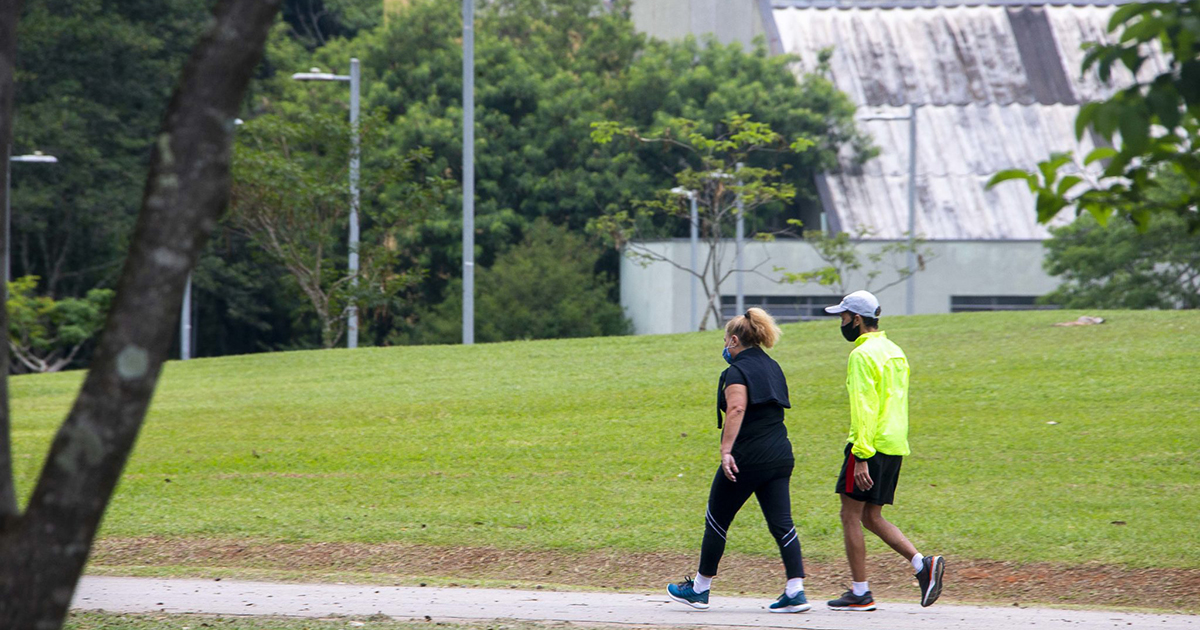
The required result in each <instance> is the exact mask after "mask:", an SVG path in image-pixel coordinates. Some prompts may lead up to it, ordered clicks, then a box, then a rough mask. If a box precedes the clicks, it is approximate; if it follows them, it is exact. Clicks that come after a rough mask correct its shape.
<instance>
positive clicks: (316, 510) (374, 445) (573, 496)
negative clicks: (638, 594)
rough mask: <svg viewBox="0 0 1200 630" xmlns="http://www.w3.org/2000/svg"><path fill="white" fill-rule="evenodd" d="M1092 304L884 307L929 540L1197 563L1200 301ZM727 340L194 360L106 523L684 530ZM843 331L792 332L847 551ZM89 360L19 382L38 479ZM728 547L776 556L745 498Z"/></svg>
mask: <svg viewBox="0 0 1200 630" xmlns="http://www.w3.org/2000/svg"><path fill="white" fill-rule="evenodd" d="M1079 314H1080V313H1071V312H1040V313H1013V314H991V313H986V314H965V315H953V316H921V317H910V318H905V317H894V318H886V319H885V320H884V327H885V330H887V331H888V333H889V336H890V337H891V339H893V340H894V341H896V342H897V343H899V344H900V345H901V346H902V347H903V348H904V349H905V351H906V352H907V354H908V356H909V360H910V362H911V364H912V367H913V375H912V408H911V418H912V419H911V431H910V439H911V445H912V450H913V454H912V456H911V457H909V458H907V459H906V461H905V465H904V472H903V475H902V476H901V483H900V487H899V491H898V493H897V502H898V504H897V505H896V506H894V507H891V508H889V509H888V510H886V511H885V513H889V514H890V515H891V518H892V519H893V521H894V522H895V523H897V524H898V525H899V526H900V527H901V528H902V529H904V531H905V532H906V533H907V534H908V535H909V537H910V538H912V539H913V540H914V542H915V543H916V544H917V546H918V548H919V549H922V550H923V551H925V552H926V553H930V552H937V553H943V554H947V555H950V554H953V555H958V556H964V557H972V558H981V559H988V558H992V559H1003V560H1017V561H1051V562H1072V563H1074V562H1082V561H1097V562H1102V563H1118V564H1125V565H1129V566H1137V567H1176V568H1200V530H1198V529H1197V528H1196V526H1195V523H1194V517H1195V515H1196V514H1200V465H1198V464H1197V459H1196V453H1195V445H1196V444H1197V443H1200V396H1198V393H1200V352H1198V350H1197V348H1198V347H1200V313H1198V312H1194V311H1193V312H1111V313H1101V314H1102V315H1104V316H1105V317H1106V318H1107V319H1108V320H1109V321H1108V323H1106V324H1104V325H1102V326H1090V327H1078V328H1055V327H1052V326H1051V324H1052V323H1054V322H1058V321H1066V320H1070V319H1074V318H1075V317H1077V316H1078V315H1079ZM1089 314H1093V313H1089ZM721 347H722V341H721V333H719V332H710V333H701V334H692V335H676V336H658V337H624V338H607V339H582V340H562V341H547V342H516V343H504V344H492V345H479V346H475V347H470V348H467V347H457V346H456V347H406V348H370V349H359V350H356V351H345V350H336V351H318V352H295V353H278V354H262V355H254V356H244V357H230V358H223V359H211V360H194V361H190V362H187V363H179V362H174V363H171V364H169V365H168V367H167V369H166V372H165V375H164V377H163V379H162V381H161V384H160V387H159V389H158V393H157V395H156V397H155V401H154V404H153V407H152V409H151V413H150V416H149V418H148V420H147V422H146V425H145V427H144V428H143V431H142V435H141V438H140V440H139V443H138V445H137V449H136V451H135V453H134V455H133V458H132V460H131V461H130V464H129V466H128V468H127V470H126V474H125V477H124V479H123V481H122V482H121V485H120V487H119V488H118V491H117V494H116V497H115V499H114V500H113V502H112V504H111V506H110V508H109V511H108V515H107V518H106V521H105V523H104V526H103V531H102V536H107V537H134V536H169V537H205V538H251V539H259V540H273V541H348V542H383V541H388V542H400V543H412V544H433V545H452V546H453V545H463V546H473V547H478V546H496V547H502V548H521V549H555V550H565V551H589V550H609V549H617V550H631V551H674V552H680V551H690V550H693V549H696V548H697V547H698V544H699V539H700V535H701V532H702V527H703V523H704V521H703V514H704V502H705V499H706V497H707V492H708V484H709V482H710V480H711V477H712V475H713V473H714V471H715V470H716V466H717V461H718V458H717V441H718V432H717V429H716V425H715V421H716V418H715V413H714V394H715V391H714V390H715V388H716V382H717V376H718V374H719V372H720V371H721V369H722V368H723V367H724V362H723V361H722V360H721V357H720V354H721ZM850 349H851V346H850V344H848V343H846V342H845V341H843V340H842V339H841V335H840V334H839V332H838V328H837V324H836V323H834V322H820V323H808V324H797V325H789V326H785V327H784V337H783V340H782V342H781V344H780V345H779V346H778V347H777V349H776V350H774V351H772V355H773V356H774V357H775V358H776V359H777V360H778V361H779V362H780V363H781V365H782V366H783V368H784V370H785V372H786V373H787V376H788V379H789V382H790V386H791V391H792V401H793V404H794V408H793V409H792V410H791V412H790V413H789V414H788V426H789V431H790V433H791V437H792V443H793V445H794V448H795V452H796V458H797V469H796V472H795V475H794V477H793V486H792V496H793V502H794V513H795V516H796V520H797V529H798V530H799V531H800V534H801V539H802V541H803V544H804V547H805V553H806V555H808V556H810V557H814V558H816V559H818V560H820V559H826V560H832V559H836V558H839V557H840V556H841V553H842V551H841V545H842V541H841V534H840V529H839V523H838V518H837V497H836V495H834V493H833V485H834V481H835V478H836V474H837V467H838V465H839V464H840V462H841V452H842V446H843V444H844V441H845V435H846V428H847V423H848V420H847V413H848V412H847V403H846V393H845V388H844V385H843V383H844V378H845V372H844V371H845V362H846V355H847V353H848V352H849V351H850ZM81 377H82V374H81V373H78V372H76V373H68V374H51V375H39V376H21V377H17V378H14V379H12V380H11V392H12V397H13V408H14V413H15V420H14V450H15V458H16V474H17V482H18V489H19V491H20V493H21V494H22V495H27V493H28V492H29V491H30V489H31V487H32V484H33V482H34V479H35V477H36V474H37V472H38V470H39V468H40V466H41V460H42V458H43V456H44V454H45V451H46V449H47V447H48V444H49V441H50V439H51V437H52V435H53V432H54V430H55V429H56V427H57V425H58V423H59V422H61V420H62V418H63V417H64V415H65V413H66V411H67V409H68V407H69V405H70V404H71V402H72V399H73V397H74V394H75V391H76V389H77V388H78V386H79V383H80V379H81ZM1051 423H1057V424H1051ZM729 542H730V545H729V549H730V551H732V552H743V553H761V554H765V555H771V554H774V553H775V552H774V543H773V541H771V539H770V538H769V536H768V534H767V531H766V527H765V526H764V524H763V521H762V517H761V515H760V513H759V512H758V510H757V509H756V508H755V507H753V506H748V509H746V510H744V511H743V513H742V515H741V516H739V518H738V520H737V521H736V522H735V523H734V525H733V527H732V528H731V536H730V541H729ZM869 549H870V550H871V551H872V552H879V551H882V543H879V542H878V541H873V542H870V543H869ZM135 627H136V626H135ZM248 627H250V626H248Z"/></svg>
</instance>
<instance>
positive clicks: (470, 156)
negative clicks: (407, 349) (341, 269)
mask: <svg viewBox="0 0 1200 630" xmlns="http://www.w3.org/2000/svg"><path fill="white" fill-rule="evenodd" d="M462 19H463V30H462V73H463V83H462V106H463V114H462V115H463V130H462V138H463V140H462V142H463V148H462V156H463V158H462V160H463V162H462V169H463V182H462V186H463V201H462V220H463V227H462V248H463V270H462V272H463V286H462V291H463V295H462V301H463V310H462V340H463V345H471V344H473V343H475V0H463V5H462Z"/></svg>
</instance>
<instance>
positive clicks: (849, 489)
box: [846, 451, 854, 494]
mask: <svg viewBox="0 0 1200 630" xmlns="http://www.w3.org/2000/svg"><path fill="white" fill-rule="evenodd" d="M853 492H854V451H850V456H849V457H847V458H846V494H851V493H853Z"/></svg>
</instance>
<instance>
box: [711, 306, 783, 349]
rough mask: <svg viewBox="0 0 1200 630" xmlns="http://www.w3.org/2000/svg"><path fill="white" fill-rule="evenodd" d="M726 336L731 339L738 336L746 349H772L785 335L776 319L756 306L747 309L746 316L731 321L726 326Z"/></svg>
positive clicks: (739, 316)
mask: <svg viewBox="0 0 1200 630" xmlns="http://www.w3.org/2000/svg"><path fill="white" fill-rule="evenodd" d="M725 334H726V335H729V336H731V337H732V336H735V335H736V336H737V338H738V339H739V340H741V342H742V345H743V346H746V347H750V346H762V347H764V348H772V347H774V346H775V343H776V342H778V341H779V335H781V334H783V331H781V330H779V324H776V323H775V318H774V317H771V315H770V313H768V312H766V311H764V310H762V309H761V308H758V307H757V306H756V307H753V308H750V309H747V310H746V314H745V315H738V316H737V317H734V318H733V319H731V320H729V322H728V323H726V324H725Z"/></svg>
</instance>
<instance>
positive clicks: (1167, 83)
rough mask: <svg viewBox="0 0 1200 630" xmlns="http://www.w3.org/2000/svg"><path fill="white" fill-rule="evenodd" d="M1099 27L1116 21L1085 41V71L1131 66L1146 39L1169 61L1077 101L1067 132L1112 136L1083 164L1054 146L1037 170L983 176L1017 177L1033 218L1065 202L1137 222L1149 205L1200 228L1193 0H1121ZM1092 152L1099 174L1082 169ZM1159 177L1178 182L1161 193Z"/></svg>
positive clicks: (1199, 86) (1145, 218)
mask: <svg viewBox="0 0 1200 630" xmlns="http://www.w3.org/2000/svg"><path fill="white" fill-rule="evenodd" d="M1108 30H1109V32H1114V33H1115V32H1117V31H1118V30H1119V31H1120V35H1119V37H1118V39H1117V41H1116V42H1114V43H1112V44H1105V45H1100V44H1095V43H1092V44H1087V45H1086V46H1087V55H1086V56H1085V57H1084V61H1083V71H1084V72H1088V71H1090V70H1095V72H1096V73H1097V75H1098V76H1099V78H1100V79H1101V80H1102V81H1105V82H1108V81H1110V80H1111V78H1112V74H1113V71H1114V69H1115V68H1118V67H1123V69H1124V70H1125V71H1127V72H1129V73H1131V74H1133V75H1135V76H1136V75H1137V73H1138V72H1139V71H1140V70H1141V69H1142V66H1143V65H1144V64H1145V63H1146V61H1147V60H1148V59H1149V58H1150V56H1151V55H1153V54H1155V49H1159V50H1161V52H1162V54H1163V55H1164V56H1165V58H1166V60H1167V62H1168V67H1167V69H1166V70H1165V71H1164V72H1162V73H1161V74H1159V75H1158V76H1155V77H1153V78H1152V79H1150V80H1148V81H1141V80H1139V81H1135V82H1134V84H1133V85H1131V86H1130V87H1127V88H1125V89H1122V90H1120V91H1118V92H1117V93H1116V94H1114V95H1113V96H1112V98H1109V99H1108V100H1105V101H1099V102H1094V103H1087V104H1086V105H1084V106H1083V107H1082V108H1080V110H1079V115H1078V116H1077V117H1076V120H1075V133H1076V135H1077V136H1079V137H1080V138H1082V137H1083V134H1084V133H1086V132H1087V131H1088V130H1089V129H1091V130H1092V131H1093V132H1095V133H1096V134H1097V135H1099V136H1100V137H1101V138H1103V139H1104V140H1105V141H1106V142H1107V143H1109V144H1110V145H1111V146H1110V147H1101V148H1098V149H1096V150H1094V151H1092V152H1091V153H1090V154H1089V155H1088V156H1086V158H1085V159H1084V161H1083V164H1082V165H1079V164H1075V163H1074V161H1075V158H1074V156H1072V155H1070V154H1056V155H1054V156H1052V157H1051V158H1050V159H1049V160H1047V161H1045V162H1042V163H1041V164H1039V172H1037V173H1035V172H1023V171H1005V172H1002V173H999V174H997V175H996V176H995V177H993V178H992V180H991V181H990V182H989V183H988V185H989V186H994V185H996V184H998V183H1000V182H1003V181H1008V180H1012V179H1023V180H1025V181H1026V182H1027V183H1028V184H1029V188H1030V190H1031V191H1032V192H1033V193H1034V194H1035V195H1037V211H1038V220H1040V221H1042V222H1047V221H1049V220H1050V219H1052V218H1053V217H1054V216H1055V215H1057V214H1058V213H1059V212H1060V211H1061V210H1063V209H1064V208H1067V207H1074V208H1076V209H1077V210H1078V211H1085V210H1086V211H1087V212H1089V213H1090V214H1091V215H1092V216H1093V217H1094V218H1095V219H1096V221H1098V222H1099V223H1100V225H1105V224H1106V223H1107V222H1108V220H1109V218H1110V217H1112V216H1114V215H1116V216H1121V217H1125V218H1128V219H1130V220H1132V221H1133V222H1134V223H1135V224H1136V225H1137V226H1138V228H1139V229H1142V230H1146V229H1149V227H1150V225H1151V223H1152V221H1151V219H1152V217H1153V216H1154V215H1156V214H1161V213H1170V214H1175V215H1178V216H1180V217H1182V218H1183V219H1184V222H1185V226H1186V228H1187V229H1188V230H1189V231H1190V232H1191V233H1193V234H1195V233H1197V232H1198V231H1200V212H1198V211H1197V205H1198V204H1200V1H1197V0H1190V1H1186V2H1150V3H1143V4H1128V5H1124V6H1122V7H1121V8H1119V9H1118V10H1116V11H1115V12H1114V13H1113V16H1112V18H1111V20H1110V21H1109V25H1108ZM1101 161H1103V162H1105V163H1104V164H1103V170H1102V171H1101V172H1100V174H1099V176H1098V177H1092V176H1091V175H1090V174H1088V172H1087V169H1086V166H1088V165H1091V164H1093V163H1096V162H1101ZM1068 166H1070V167H1071V171H1072V173H1071V174H1069V175H1067V176H1065V177H1062V178H1061V179H1060V178H1059V171H1060V170H1062V169H1063V168H1064V167H1068ZM1164 179H1178V180H1181V181H1183V182H1184V183H1185V185H1184V186H1179V187H1176V188H1174V189H1172V190H1171V191H1170V194H1168V190H1167V189H1166V188H1165V187H1164V186H1163V181H1164Z"/></svg>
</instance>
